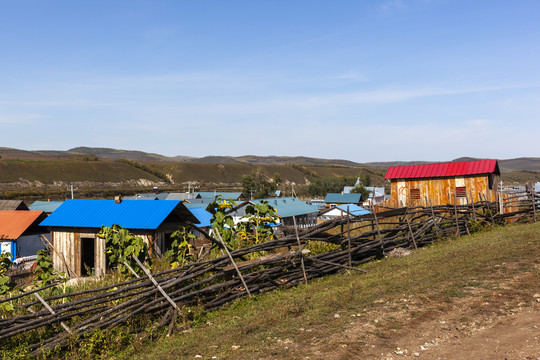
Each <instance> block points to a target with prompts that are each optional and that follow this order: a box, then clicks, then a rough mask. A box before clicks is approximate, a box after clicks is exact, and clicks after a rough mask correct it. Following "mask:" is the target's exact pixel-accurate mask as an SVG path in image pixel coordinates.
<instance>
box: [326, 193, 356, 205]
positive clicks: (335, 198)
mask: <svg viewBox="0 0 540 360" xmlns="http://www.w3.org/2000/svg"><path fill="white" fill-rule="evenodd" d="M324 202H325V204H326V207H327V208H331V207H336V206H338V205H345V204H356V205H358V206H360V205H362V194H359V193H348V194H345V193H328V194H326V197H325V198H324Z"/></svg>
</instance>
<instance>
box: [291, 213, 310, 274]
mask: <svg viewBox="0 0 540 360" xmlns="http://www.w3.org/2000/svg"><path fill="white" fill-rule="evenodd" d="M292 220H293V223H294V232H295V234H296V242H298V250H299V251H300V263H301V264H302V273H303V274H304V282H305V283H306V284H307V275H306V267H305V266H304V254H302V249H301V246H302V245H301V244H300V237H299V236H298V228H297V227H296V216H293V217H292Z"/></svg>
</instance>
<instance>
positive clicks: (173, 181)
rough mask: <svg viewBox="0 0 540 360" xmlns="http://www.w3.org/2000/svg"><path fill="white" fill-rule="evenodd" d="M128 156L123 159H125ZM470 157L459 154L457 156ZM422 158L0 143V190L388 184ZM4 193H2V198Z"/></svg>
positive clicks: (518, 175)
mask: <svg viewBox="0 0 540 360" xmlns="http://www.w3.org/2000/svg"><path fill="white" fill-rule="evenodd" d="M126 159H127V160H126ZM465 160H474V159H473V158H460V159H456V161H465ZM421 163H426V162H422V161H417V162H372V163H365V164H360V163H356V162H353V161H348V160H339V159H318V158H310V157H304V156H297V157H287V156H253V155H246V156H239V157H231V156H207V157H204V158H192V157H188V156H178V157H167V156H163V155H159V154H154V153H146V152H142V151H133V150H117V149H110V148H93V147H77V148H73V149H70V150H67V151H53V150H42V151H27V150H19V149H11V148H5V147H4V148H1V147H0V184H1V185H2V189H4V190H6V189H29V190H30V189H35V188H39V189H57V188H58V189H60V188H61V189H64V188H65V184H66V183H69V182H74V184H75V186H77V187H79V188H81V189H112V188H123V189H137V188H140V189H148V188H151V187H152V186H160V187H163V186H169V187H173V189H177V190H183V189H184V186H185V183H186V182H196V183H197V184H198V185H199V186H200V187H202V188H203V189H204V188H210V189H213V188H238V187H239V186H240V185H241V181H242V176H243V175H249V174H251V173H252V172H254V171H255V170H257V169H260V170H261V171H262V172H263V173H264V174H265V175H266V176H268V177H272V176H273V175H274V174H275V173H279V174H280V176H281V178H282V179H283V181H284V183H285V184H284V185H283V188H286V189H289V190H290V187H291V186H292V185H293V184H294V186H295V188H297V187H298V186H302V185H306V184H308V183H309V179H311V178H316V177H329V176H359V175H365V174H367V175H369V176H370V177H371V180H372V184H374V185H377V186H383V185H384V184H386V182H385V180H384V174H385V172H386V170H387V169H388V167H389V166H393V165H411V164H421ZM499 164H500V167H501V171H502V176H501V179H502V181H504V182H506V183H524V182H527V181H530V180H533V181H540V158H517V159H506V160H500V161H499ZM1 196H2V195H1V194H0V197H1Z"/></svg>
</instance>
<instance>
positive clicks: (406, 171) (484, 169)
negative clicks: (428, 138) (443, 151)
mask: <svg viewBox="0 0 540 360" xmlns="http://www.w3.org/2000/svg"><path fill="white" fill-rule="evenodd" d="M500 175H501V172H500V170H499V164H498V162H497V160H475V161H462V162H447V163H437V164H426V165H410V166H391V167H390V168H389V169H388V171H387V172H386V176H385V179H387V180H388V181H390V185H391V190H392V195H391V198H390V199H388V200H387V201H385V202H384V203H383V204H382V205H384V206H386V207H405V206H420V205H429V202H431V204H432V205H444V204H454V198H455V199H456V203H457V204H462V205H465V204H467V203H470V202H471V201H472V202H477V201H482V200H486V199H487V201H497V179H498V176H500ZM426 201H428V203H426Z"/></svg>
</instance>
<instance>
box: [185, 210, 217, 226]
mask: <svg viewBox="0 0 540 360" xmlns="http://www.w3.org/2000/svg"><path fill="white" fill-rule="evenodd" d="M189 211H191V213H192V214H193V216H195V217H196V218H197V219H198V220H199V223H200V224H198V225H197V226H198V227H209V226H212V224H211V223H210V219H211V218H212V214H210V213H209V212H208V211H206V210H205V209H203V208H200V207H194V208H190V209H189Z"/></svg>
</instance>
